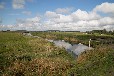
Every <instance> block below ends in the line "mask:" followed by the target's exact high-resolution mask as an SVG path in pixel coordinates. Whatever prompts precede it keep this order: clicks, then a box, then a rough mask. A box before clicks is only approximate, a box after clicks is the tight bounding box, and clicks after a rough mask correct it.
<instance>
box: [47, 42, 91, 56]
mask: <svg viewBox="0 0 114 76" xmlns="http://www.w3.org/2000/svg"><path fill="white" fill-rule="evenodd" d="M48 41H49V42H53V43H54V44H55V45H56V46H58V47H60V48H62V47H63V48H65V49H66V51H68V52H72V53H73V54H74V55H75V56H77V55H80V54H81V53H82V52H84V51H85V50H90V49H92V48H89V47H88V46H86V45H83V44H74V45H71V44H70V43H68V42H65V41H64V40H55V41H54V40H48Z"/></svg>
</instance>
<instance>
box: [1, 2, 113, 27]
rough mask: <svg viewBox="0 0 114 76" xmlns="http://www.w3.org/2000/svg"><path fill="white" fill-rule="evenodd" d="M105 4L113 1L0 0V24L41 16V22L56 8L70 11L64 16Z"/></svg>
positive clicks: (10, 23) (13, 23)
mask: <svg viewBox="0 0 114 76" xmlns="http://www.w3.org/2000/svg"><path fill="white" fill-rule="evenodd" d="M105 2H108V3H109V4H110V3H114V0H0V20H1V21H0V22H1V23H0V24H1V25H6V26H7V25H16V24H17V19H23V20H24V19H25V20H26V19H27V18H34V17H36V16H41V18H42V17H43V19H42V20H45V17H44V15H45V14H46V12H47V11H51V12H55V11H56V10H57V9H58V8H59V10H60V9H67V10H69V9H71V10H69V12H70V13H67V14H65V13H64V15H69V14H71V13H73V12H75V11H77V10H78V9H80V10H81V11H86V12H87V13H88V12H91V11H92V10H93V9H94V8H95V7H96V6H97V5H101V4H102V3H105ZM18 4H19V5H18ZM98 12H99V11H98ZM98 12H97V13H98ZM101 12H102V11H101ZM56 13H57V12H56ZM62 14H63V13H62ZM106 14H107V13H104V11H103V13H101V14H100V15H101V16H105V15H106ZM44 22H45V21H44Z"/></svg>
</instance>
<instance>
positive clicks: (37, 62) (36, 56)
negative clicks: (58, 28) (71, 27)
mask: <svg viewBox="0 0 114 76" xmlns="http://www.w3.org/2000/svg"><path fill="white" fill-rule="evenodd" d="M32 34H33V35H35V36H36V35H37V36H39V37H41V38H34V37H32V36H24V35H22V33H17V32H0V76H113V75H114V64H113V63H114V47H113V46H114V45H113V41H112V42H111V40H110V41H107V42H103V43H102V44H101V43H100V44H98V45H97V46H95V48H94V49H93V50H89V51H88V50H87V51H85V52H83V53H82V54H81V55H79V56H78V58H77V59H75V58H73V56H72V55H71V54H70V53H68V52H67V51H66V50H65V49H64V48H59V47H57V46H55V45H54V44H53V43H51V42H48V41H46V40H45V39H44V38H48V39H61V40H62V39H64V40H66V41H68V42H71V43H78V42H82V40H83V41H84V42H86V40H87V41H88V39H89V38H90V37H92V36H91V35H83V34H82V33H67V34H66V32H63V33H60V32H58V33H57V32H56V33H55V32H53V33H48V32H45V33H44V32H33V33H32ZM64 36H65V37H64ZM86 36H87V37H86ZM94 36H96V35H94ZM98 37H102V36H100V35H98ZM105 37H106V39H113V38H114V37H113V36H105V35H104V36H103V38H105ZM84 38H85V39H84ZM93 38H95V37H93ZM84 42H83V43H84ZM109 43H111V44H109ZM94 45H95V44H94Z"/></svg>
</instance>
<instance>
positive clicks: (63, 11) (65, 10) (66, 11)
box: [55, 8, 73, 14]
mask: <svg viewBox="0 0 114 76" xmlns="http://www.w3.org/2000/svg"><path fill="white" fill-rule="evenodd" d="M72 10H73V8H57V9H56V10H55V12H56V13H59V14H69V13H71V11H72Z"/></svg>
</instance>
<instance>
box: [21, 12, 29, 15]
mask: <svg viewBox="0 0 114 76" xmlns="http://www.w3.org/2000/svg"><path fill="white" fill-rule="evenodd" d="M22 13H23V14H25V15H31V12H30V11H23V12H22Z"/></svg>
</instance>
